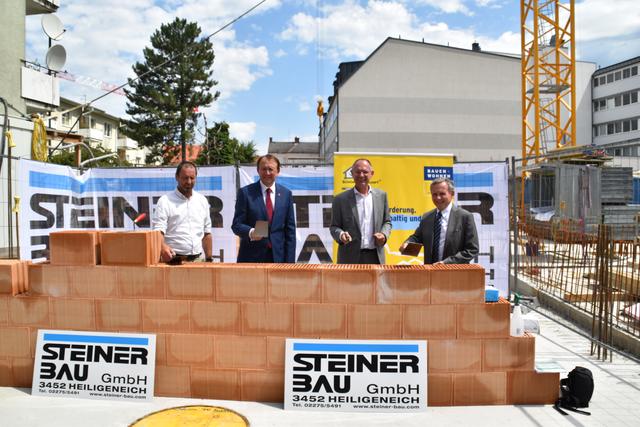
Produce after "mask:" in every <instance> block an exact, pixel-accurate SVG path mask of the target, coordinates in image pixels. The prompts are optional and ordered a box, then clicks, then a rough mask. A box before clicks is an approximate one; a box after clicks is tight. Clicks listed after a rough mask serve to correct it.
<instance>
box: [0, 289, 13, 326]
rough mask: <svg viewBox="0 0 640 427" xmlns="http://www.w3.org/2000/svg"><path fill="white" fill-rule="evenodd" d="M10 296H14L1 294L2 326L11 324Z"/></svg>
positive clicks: (0, 322) (0, 318)
mask: <svg viewBox="0 0 640 427" xmlns="http://www.w3.org/2000/svg"><path fill="white" fill-rule="evenodd" d="M9 298H13V297H11V296H8V295H0V326H6V325H8V324H9V305H8V301H9Z"/></svg>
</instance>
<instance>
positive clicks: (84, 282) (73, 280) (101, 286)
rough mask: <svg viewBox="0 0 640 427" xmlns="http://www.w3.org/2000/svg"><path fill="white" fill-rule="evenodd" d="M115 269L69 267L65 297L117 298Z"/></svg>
mask: <svg viewBox="0 0 640 427" xmlns="http://www.w3.org/2000/svg"><path fill="white" fill-rule="evenodd" d="M117 269H118V267H113V266H103V265H97V266H93V267H86V266H80V267H69V270H68V271H69V276H68V277H69V285H68V291H67V295H68V296H70V297H84V298H111V297H117V295H118V286H117V282H116V280H117V279H116V277H117V276H116V272H117Z"/></svg>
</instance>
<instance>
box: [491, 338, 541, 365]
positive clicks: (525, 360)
mask: <svg viewBox="0 0 640 427" xmlns="http://www.w3.org/2000/svg"><path fill="white" fill-rule="evenodd" d="M482 341H483V343H482V370H483V371H485V372H490V371H516V370H526V371H533V369H534V365H535V355H536V349H535V337H534V336H533V335H528V334H527V335H524V336H522V337H509V338H502V339H485V340H482Z"/></svg>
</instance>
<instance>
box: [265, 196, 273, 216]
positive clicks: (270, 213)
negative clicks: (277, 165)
mask: <svg viewBox="0 0 640 427" xmlns="http://www.w3.org/2000/svg"><path fill="white" fill-rule="evenodd" d="M265 204H266V205H267V220H268V221H269V224H271V220H272V219H273V204H272V203H271V189H270V188H267V197H266V200H265Z"/></svg>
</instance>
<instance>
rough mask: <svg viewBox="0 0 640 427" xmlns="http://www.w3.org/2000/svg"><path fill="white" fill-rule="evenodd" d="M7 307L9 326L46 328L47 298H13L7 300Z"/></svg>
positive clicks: (47, 320)
mask: <svg viewBox="0 0 640 427" xmlns="http://www.w3.org/2000/svg"><path fill="white" fill-rule="evenodd" d="M7 306H8V307H9V324H10V325H15V326H40V327H42V328H48V327H49V325H50V317H49V298H48V297H26V296H25V297H13V298H11V299H9V300H7Z"/></svg>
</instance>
